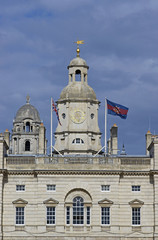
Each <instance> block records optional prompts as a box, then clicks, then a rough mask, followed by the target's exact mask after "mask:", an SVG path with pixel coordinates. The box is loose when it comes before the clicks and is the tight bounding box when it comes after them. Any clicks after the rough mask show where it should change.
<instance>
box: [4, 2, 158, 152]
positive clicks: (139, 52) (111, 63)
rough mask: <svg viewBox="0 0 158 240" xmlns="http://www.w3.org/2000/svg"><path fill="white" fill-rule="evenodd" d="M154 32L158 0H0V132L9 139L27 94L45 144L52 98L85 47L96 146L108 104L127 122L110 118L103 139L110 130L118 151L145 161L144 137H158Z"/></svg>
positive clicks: (157, 33)
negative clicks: (94, 101) (95, 104)
mask: <svg viewBox="0 0 158 240" xmlns="http://www.w3.org/2000/svg"><path fill="white" fill-rule="evenodd" d="M157 26H158V1H156V0H132V1H131V0H98V1H97V0H80V1H78V0H58V1H56V0H14V1H13V0H5V1H4V0H0V132H4V131H5V130H6V129H8V130H9V131H12V127H13V119H14V117H15V115H16V112H17V110H18V109H19V108H20V107H21V106H22V105H24V104H25V102H26V96H27V94H29V95H30V98H31V101H30V102H31V104H32V105H34V106H35V107H36V108H37V109H38V111H39V113H40V117H41V119H42V120H43V123H44V125H45V126H46V129H47V139H48V140H49V139H50V98H51V97H53V99H54V100H58V99H59V97H60V93H61V91H62V89H63V88H64V87H65V86H66V85H67V84H68V70H67V66H68V65H69V63H70V61H71V60H72V59H73V58H75V57H76V44H75V43H74V42H75V41H76V40H84V41H85V44H83V45H81V46H80V56H81V57H82V58H83V59H85V60H86V62H87V64H88V66H89V67H90V68H89V72H88V84H89V85H90V86H91V87H92V88H93V89H94V91H95V93H96V95H97V98H98V100H99V101H101V105H100V109H99V127H100V130H101V132H102V145H103V146H104V132H105V130H104V121H105V120H104V115H105V110H104V109H105V97H107V98H108V99H109V100H111V101H114V102H116V103H119V104H121V105H125V106H126V107H128V108H129V113H128V117H127V119H126V120H124V119H121V118H119V117H115V116H112V115H108V124H107V136H108V137H109V132H110V128H111V126H112V125H113V124H114V123H116V124H117V126H118V141H119V144H118V146H119V150H120V151H121V149H122V144H125V149H126V153H127V154H129V155H137V154H138V155H143V154H145V134H146V133H147V131H148V130H150V131H151V133H153V134H158V106H157V103H158V27H157ZM56 126H57V120H56V119H55V118H54V124H53V129H54V131H55V129H56ZM48 144H50V143H49V142H48Z"/></svg>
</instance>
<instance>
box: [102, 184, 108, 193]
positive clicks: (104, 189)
mask: <svg viewBox="0 0 158 240" xmlns="http://www.w3.org/2000/svg"><path fill="white" fill-rule="evenodd" d="M101 191H103V192H109V191H110V185H101Z"/></svg>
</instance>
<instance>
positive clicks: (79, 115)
mask: <svg viewBox="0 0 158 240" xmlns="http://www.w3.org/2000/svg"><path fill="white" fill-rule="evenodd" d="M85 118H86V114H85V112H83V111H82V110H81V109H74V110H73V111H72V112H71V120H72V121H73V122H74V123H82V122H84V120H85Z"/></svg>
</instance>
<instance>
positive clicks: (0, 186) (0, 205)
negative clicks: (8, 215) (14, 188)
mask: <svg viewBox="0 0 158 240" xmlns="http://www.w3.org/2000/svg"><path fill="white" fill-rule="evenodd" d="M2 239H3V174H2V173H1V174H0V240H2Z"/></svg>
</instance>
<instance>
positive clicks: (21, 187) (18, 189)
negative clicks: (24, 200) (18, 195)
mask: <svg viewBox="0 0 158 240" xmlns="http://www.w3.org/2000/svg"><path fill="white" fill-rule="evenodd" d="M16 191H19V192H23V191H25V185H16Z"/></svg>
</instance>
